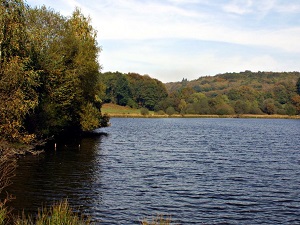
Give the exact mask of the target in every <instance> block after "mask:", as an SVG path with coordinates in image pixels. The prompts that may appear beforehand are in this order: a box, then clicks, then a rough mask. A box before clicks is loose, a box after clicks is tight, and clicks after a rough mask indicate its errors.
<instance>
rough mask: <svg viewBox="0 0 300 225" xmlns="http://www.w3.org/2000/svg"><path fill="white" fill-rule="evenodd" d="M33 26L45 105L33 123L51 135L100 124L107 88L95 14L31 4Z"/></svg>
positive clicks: (35, 62) (30, 24)
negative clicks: (102, 78)
mask: <svg viewBox="0 0 300 225" xmlns="http://www.w3.org/2000/svg"><path fill="white" fill-rule="evenodd" d="M27 30H28V35H29V37H30V55H31V58H32V63H33V66H34V67H35V68H36V70H38V71H39V75H40V88H39V105H38V108H37V109H36V110H35V114H34V115H33V116H31V117H30V118H29V119H28V127H31V128H32V129H33V130H34V131H35V132H37V133H40V134H42V135H45V136H49V135H53V134H54V135H56V134H57V135H59V134H60V133H62V131H63V130H64V131H65V132H69V131H78V132H79V131H82V130H83V131H86V130H92V129H94V128H96V127H98V126H100V124H101V121H102V115H101V112H100V108H101V104H102V99H101V98H102V97H103V92H104V90H101V88H103V85H102V84H101V82H100V79H99V78H100V73H99V70H100V69H101V67H100V66H99V63H98V59H97V58H98V53H99V51H100V48H99V47H98V44H97V41H96V35H97V32H96V31H95V30H94V29H93V27H92V26H91V25H90V18H88V17H85V16H84V15H82V13H81V12H80V10H79V9H78V8H76V9H75V11H74V12H73V14H72V16H70V17H68V18H66V17H63V16H61V15H60V14H59V13H56V12H54V11H53V10H48V9H46V8H45V7H42V8H40V9H39V8H35V9H31V10H29V13H28V19H27ZM96 121H98V125H97V122H96Z"/></svg>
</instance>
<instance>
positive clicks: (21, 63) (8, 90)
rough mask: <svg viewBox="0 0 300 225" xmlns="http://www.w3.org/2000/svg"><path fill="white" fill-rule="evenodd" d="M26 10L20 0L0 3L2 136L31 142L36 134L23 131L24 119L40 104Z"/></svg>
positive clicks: (0, 124) (0, 130) (0, 111)
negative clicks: (29, 55) (30, 52)
mask: <svg viewBox="0 0 300 225" xmlns="http://www.w3.org/2000/svg"><path fill="white" fill-rule="evenodd" d="M25 11H26V7H25V5H24V3H23V2H22V1H18V0H15V1H2V2H1V5H0V29H1V32H0V121H1V123H0V135H1V137H3V138H5V139H7V140H10V141H23V142H30V141H31V139H32V137H33V136H32V135H27V133H26V131H25V130H24V119H25V117H26V115H27V114H29V113H31V112H32V111H33V109H34V108H35V107H36V105H37V103H38V98H37V93H36V88H37V87H38V83H37V79H38V77H37V73H36V71H34V70H33V69H32V68H31V67H30V65H29V62H30V59H29V58H28V57H27V55H26V50H27V49H26V42H27V36H26V27H25V19H26V18H25Z"/></svg>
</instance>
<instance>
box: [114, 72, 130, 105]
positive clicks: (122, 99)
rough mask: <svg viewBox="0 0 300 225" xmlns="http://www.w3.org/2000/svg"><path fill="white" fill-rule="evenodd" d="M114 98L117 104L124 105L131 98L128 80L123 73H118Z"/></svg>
mask: <svg viewBox="0 0 300 225" xmlns="http://www.w3.org/2000/svg"><path fill="white" fill-rule="evenodd" d="M115 92H116V100H117V104H118V105H122V106H126V105H127V104H128V101H129V100H130V99H131V91H130V88H129V83H128V80H127V79H126V77H125V76H124V75H120V76H119V77H118V78H117V81H116V87H115Z"/></svg>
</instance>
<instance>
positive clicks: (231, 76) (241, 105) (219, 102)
mask: <svg viewBox="0 0 300 225" xmlns="http://www.w3.org/2000/svg"><path fill="white" fill-rule="evenodd" d="M102 81H103V84H104V89H105V90H106V92H105V97H103V99H104V101H105V102H112V103H115V104H118V105H127V106H130V107H132V108H142V107H145V108H147V109H149V110H154V111H155V112H156V113H157V114H169V115H172V114H202V115H205V114H217V115H230V114H283V115H296V114H300V96H299V94H300V73H299V72H282V73H275V72H251V71H245V72H240V73H225V74H219V75H216V76H207V77H200V78H199V79H197V80H193V81H188V80H187V79H183V80H182V81H181V82H175V83H167V84H165V85H164V84H162V83H161V82H159V81H158V80H156V79H152V78H150V77H149V76H141V75H138V74H134V73H129V74H122V73H119V72H115V73H111V72H109V73H105V74H103V76H102Z"/></svg>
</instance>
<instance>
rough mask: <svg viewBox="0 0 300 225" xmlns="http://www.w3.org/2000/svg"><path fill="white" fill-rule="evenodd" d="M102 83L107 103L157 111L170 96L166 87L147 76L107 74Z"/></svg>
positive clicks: (104, 75)
mask: <svg viewBox="0 0 300 225" xmlns="http://www.w3.org/2000/svg"><path fill="white" fill-rule="evenodd" d="M101 81H102V83H103V88H104V89H105V96H104V97H103V99H104V102H105V103H115V104H118V105H122V106H125V105H127V106H130V107H132V108H147V109H149V110H155V108H156V106H157V105H158V104H159V103H160V102H161V101H163V100H164V99H165V98H166V97H167V96H168V93H167V90H166V87H165V85H164V84H163V83H162V82H161V81H159V80H156V79H153V78H151V77H149V76H147V75H144V76H142V75H139V74H136V73H128V74H123V73H120V72H114V73H113V72H107V73H104V74H102V76H101Z"/></svg>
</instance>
